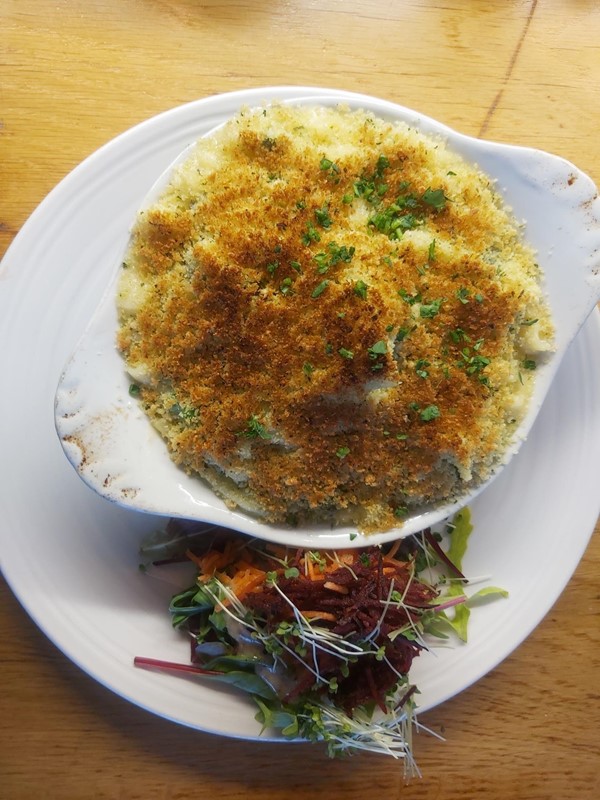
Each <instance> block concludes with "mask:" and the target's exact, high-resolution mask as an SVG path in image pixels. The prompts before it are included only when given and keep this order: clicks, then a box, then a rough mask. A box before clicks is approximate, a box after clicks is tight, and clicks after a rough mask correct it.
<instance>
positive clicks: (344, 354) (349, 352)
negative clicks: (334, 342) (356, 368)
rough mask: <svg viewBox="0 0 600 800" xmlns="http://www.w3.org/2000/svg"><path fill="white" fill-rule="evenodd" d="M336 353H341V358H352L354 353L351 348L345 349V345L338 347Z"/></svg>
mask: <svg viewBox="0 0 600 800" xmlns="http://www.w3.org/2000/svg"><path fill="white" fill-rule="evenodd" d="M338 353H339V354H340V355H341V357H342V358H347V359H349V360H350V359H352V358H354V353H353V352H352V350H346V348H345V347H340V348H339V350H338Z"/></svg>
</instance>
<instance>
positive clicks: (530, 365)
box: [521, 358, 537, 369]
mask: <svg viewBox="0 0 600 800" xmlns="http://www.w3.org/2000/svg"><path fill="white" fill-rule="evenodd" d="M521 366H522V367H523V369H537V363H536V362H535V361H534V360H533V359H532V358H525V359H523V361H521Z"/></svg>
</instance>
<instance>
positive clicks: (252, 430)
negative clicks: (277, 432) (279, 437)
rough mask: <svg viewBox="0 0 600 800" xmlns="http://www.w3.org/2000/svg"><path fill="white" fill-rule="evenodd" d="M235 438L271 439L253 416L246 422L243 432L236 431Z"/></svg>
mask: <svg viewBox="0 0 600 800" xmlns="http://www.w3.org/2000/svg"><path fill="white" fill-rule="evenodd" d="M236 436H245V437H246V438H247V439H270V438H271V434H270V433H269V432H268V431H267V429H266V428H265V426H264V425H263V424H262V423H261V422H260V421H259V419H258V417H257V416H256V415H254V414H252V416H251V417H249V418H248V421H247V422H246V429H245V430H243V431H238V432H237V434H236Z"/></svg>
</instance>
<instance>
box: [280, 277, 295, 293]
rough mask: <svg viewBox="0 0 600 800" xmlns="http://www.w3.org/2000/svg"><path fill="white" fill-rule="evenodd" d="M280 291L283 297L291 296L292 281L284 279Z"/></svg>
mask: <svg viewBox="0 0 600 800" xmlns="http://www.w3.org/2000/svg"><path fill="white" fill-rule="evenodd" d="M279 291H280V292H281V294H283V295H286V294H290V293H291V291H292V279H291V278H284V279H283V281H282V282H281V286H280V287H279Z"/></svg>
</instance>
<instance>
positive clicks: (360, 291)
mask: <svg viewBox="0 0 600 800" xmlns="http://www.w3.org/2000/svg"><path fill="white" fill-rule="evenodd" d="M368 288H369V287H368V286H367V284H366V283H365V282H364V281H356V283H355V284H354V294H357V295H358V296H359V297H361V298H362V299H363V300H366V299H367V289H368Z"/></svg>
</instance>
